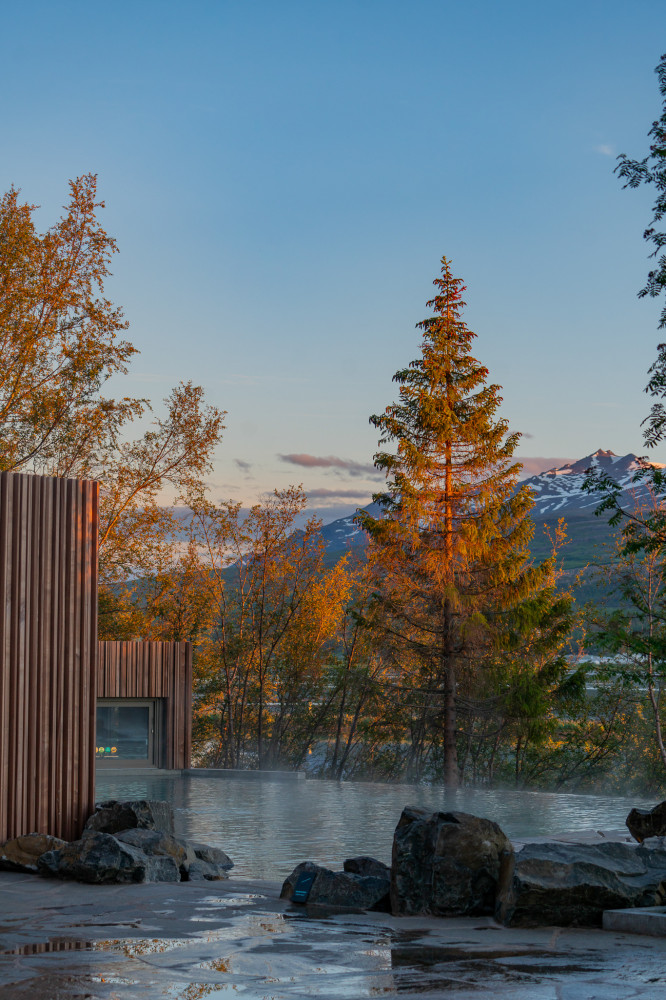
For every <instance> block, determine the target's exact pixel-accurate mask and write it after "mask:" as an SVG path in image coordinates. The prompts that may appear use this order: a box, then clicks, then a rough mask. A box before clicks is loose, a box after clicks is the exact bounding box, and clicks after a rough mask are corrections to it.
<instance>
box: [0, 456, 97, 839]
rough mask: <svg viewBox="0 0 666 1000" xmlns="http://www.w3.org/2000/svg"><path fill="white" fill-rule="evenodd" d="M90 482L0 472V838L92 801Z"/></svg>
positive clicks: (56, 825) (73, 815) (68, 833)
mask: <svg viewBox="0 0 666 1000" xmlns="http://www.w3.org/2000/svg"><path fill="white" fill-rule="evenodd" d="M97 524H98V484H97V483H94V482H90V481H81V480H74V479H57V478H51V477H46V476H30V475H23V474H20V473H11V472H1V473H0V840H5V839H7V838H9V837H14V836H19V835H21V834H25V833H31V832H33V831H38V832H41V833H51V834H54V835H56V836H59V837H63V838H65V839H67V840H71V839H74V838H75V837H77V836H78V835H79V834H80V832H81V829H82V827H83V823H84V822H85V820H86V818H87V817H88V816H89V815H90V813H91V812H92V811H93V807H94V780H95V771H94V748H95V712H94V707H95V696H96V694H95V685H96V667H97Z"/></svg>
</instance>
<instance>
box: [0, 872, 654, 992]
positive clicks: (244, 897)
mask: <svg viewBox="0 0 666 1000" xmlns="http://www.w3.org/2000/svg"><path fill="white" fill-rule="evenodd" d="M278 894H279V886H278V885H277V884H276V883H273V882H270V883H269V882H258V881H253V880H250V879H245V878H244V879H240V878H236V879H228V880H225V881H221V882H209V883H205V884H203V885H202V884H201V883H180V884H176V885H172V884H159V883H158V884H148V885H112V886H90V885H81V884H78V883H73V882H60V881H50V880H44V879H40V878H37V877H34V876H30V875H14V874H10V873H4V872H3V873H0V904H1V906H0V997H2V1000H83V998H95V1000H135V998H136V1000H139V998H146V1000H153V998H165V1000H199V998H210V1000H224V998H231V997H234V998H238V1000H296V998H301V1000H306V998H312V1000H315V998H330V1000H345V998H350V1000H354V998H361V997H378V996H386V997H391V996H398V995H399V996H401V997H404V998H406V1000H408V998H410V997H411V998H414V1000H416V998H419V1000H423V998H424V997H425V998H431V1000H444V998H446V1000H453V998H455V1000H480V998H481V997H487V996H488V995H489V994H492V995H493V997H496V998H497V1000H505V998H506V1000H630V998H635V997H640V998H642V1000H666V938H654V937H653V938H649V937H642V936H636V935H630V934H621V933H612V932H608V931H601V930H599V931H596V930H593V931H590V930H575V929H559V928H552V927H551V928H541V929H537V930H520V929H511V930H509V929H507V928H504V927H500V926H499V925H497V924H496V923H495V922H494V921H493V920H491V919H490V918H479V919H473V918H460V919H450V920H436V919H432V918H418V917H409V918H399V917H392V916H390V915H389V914H383V913H341V912H328V913H327V912H323V911H322V910H320V909H315V908H309V909H306V908H304V907H297V906H293V905H290V904H285V903H283V902H282V901H281V900H280V899H279V898H278Z"/></svg>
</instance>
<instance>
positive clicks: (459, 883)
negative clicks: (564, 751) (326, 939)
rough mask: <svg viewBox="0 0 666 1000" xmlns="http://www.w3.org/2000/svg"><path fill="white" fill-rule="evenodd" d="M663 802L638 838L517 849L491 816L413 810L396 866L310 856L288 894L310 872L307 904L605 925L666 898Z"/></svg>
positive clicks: (396, 846)
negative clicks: (610, 914) (326, 862)
mask: <svg viewBox="0 0 666 1000" xmlns="http://www.w3.org/2000/svg"><path fill="white" fill-rule="evenodd" d="M662 806H663V809H662V810H661V811H660V807H657V809H653V810H652V811H651V812H650V813H643V814H641V815H642V816H643V817H645V816H651V817H653V819H652V820H650V821H649V822H648V821H645V822H644V825H643V826H642V827H641V830H642V832H643V838H644V839H643V838H641V839H642V843H640V844H638V845H631V844H624V843H615V842H613V841H606V842H603V841H601V842H599V843H593V844H589V843H588V844H576V843H564V842H561V841H553V842H551V843H531V844H526V845H525V846H524V847H523V848H522V849H521V850H519V851H518V852H517V853H516V852H514V850H513V847H512V845H511V843H510V842H509V840H508V838H507V837H506V836H505V834H504V833H503V832H502V830H501V829H500V827H499V826H498V825H497V824H496V823H493V822H491V821H490V820H487V819H481V818H480V817H478V816H470V815H468V814H467V813H459V812H436V813H427V812H425V811H424V810H421V809H413V808H406V809H404V810H403V812H402V815H401V817H400V821H399V823H398V825H397V827H396V830H395V834H394V838H393V857H392V865H391V868H388V867H387V866H386V865H384V864H382V862H380V861H376V860H375V859H374V858H367V857H358V858H349V859H348V860H347V861H345V862H344V871H342V872H339V871H332V870H330V869H328V868H323V867H321V866H320V865H316V864H313V863H312V862H310V861H306V862H304V863H303V864H300V865H298V866H297V867H296V868H295V869H294V871H293V872H292V873H291V875H289V877H288V878H287V879H286V881H285V883H284V885H283V886H282V892H281V897H282V898H283V899H288V900H292V898H293V895H294V890H295V888H296V884H297V882H298V880H299V876H301V875H310V876H313V878H312V880H311V885H310V888H309V895H308V897H307V903H308V904H314V905H319V906H329V907H340V908H345V909H369V910H384V909H386V910H389V909H390V910H391V911H392V912H393V913H394V914H396V915H399V914H405V915H415V914H431V915H433V916H442V917H444V916H460V915H467V916H475V915H480V914H489V915H494V916H495V917H496V918H497V919H498V920H500V921H501V922H502V923H504V924H506V925H508V926H545V925H559V926H576V927H586V926H588V927H594V926H601V921H602V914H603V911H604V910H607V909H620V908H626V907H637V906H641V907H642V906H659V905H664V904H666V827H664V826H660V825H659V822H658V820H659V817H660V815H661V812H664V813H666V804H662ZM636 812H637V810H634V811H633V812H632V814H631V815H630V819H631V816H633V815H634V813H636ZM650 823H651V824H652V825H650ZM627 825H629V827H630V829H631V825H630V823H629V820H628V821H627ZM653 831H654V833H653ZM657 831H658V832H657ZM632 832H633V831H632ZM649 834H652V835H651V836H648V835H649ZM637 839H638V838H637ZM299 901H304V900H299Z"/></svg>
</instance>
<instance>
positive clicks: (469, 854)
mask: <svg viewBox="0 0 666 1000" xmlns="http://www.w3.org/2000/svg"><path fill="white" fill-rule="evenodd" d="M512 857H513V847H512V846H511V842H510V841H509V839H508V838H507V837H506V836H505V834H504V833H503V832H502V830H501V829H500V827H499V826H498V825H497V823H493V822H491V820H488V819H481V818H480V817H478V816H471V815H469V814H468V813H461V812H436V813H428V812H426V811H425V810H423V809H414V808H406V809H403V811H402V815H401V817H400V820H399V822H398V825H397V827H396V829H395V834H394V837H393V863H392V866H391V908H392V911H393V913H394V914H404V915H411V914H417V913H430V914H433V915H434V916H462V915H470V916H471V915H474V914H489V913H493V912H494V909H495V896H496V892H497V886H498V883H499V881H500V877H501V876H502V875H503V873H504V872H505V871H506V870H507V868H508V867H510V864H511V859H512Z"/></svg>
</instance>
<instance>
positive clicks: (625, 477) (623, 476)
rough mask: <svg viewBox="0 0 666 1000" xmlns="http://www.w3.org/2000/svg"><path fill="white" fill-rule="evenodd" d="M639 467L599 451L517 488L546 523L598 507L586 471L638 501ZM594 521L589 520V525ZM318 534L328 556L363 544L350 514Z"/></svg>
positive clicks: (631, 458) (628, 458)
mask: <svg viewBox="0 0 666 1000" xmlns="http://www.w3.org/2000/svg"><path fill="white" fill-rule="evenodd" d="M653 464H654V465H656V466H658V467H659V468H663V467H664V466H663V464H662V463H658V462H655V463H653ZM640 467H641V463H640V461H639V459H638V457H637V456H636V455H633V454H629V455H616V454H615V453H614V452H612V451H603V450H602V449H599V450H598V451H595V452H594V454H592V455H587V456H586V457H585V458H581V459H579V460H578V461H577V462H570V463H568V464H567V465H562V466H560V467H559V468H557V469H549V470H548V471H547V472H542V473H540V474H539V475H538V476H531V477H530V478H529V479H525V480H523V481H522V482H520V483H519V484H518V488H520V487H523V486H529V487H530V489H531V490H532V493H533V495H534V501H535V503H534V510H533V511H532V517H533V518H535V519H536V520H539V521H547V520H549V519H550V518H559V517H564V518H567V517H570V516H574V517H575V515H581V514H585V513H587V514H590V515H591V514H593V513H594V511H595V510H596V508H597V507H598V506H599V503H600V498H599V496H598V495H595V494H593V493H586V492H585V491H584V490H583V483H584V482H585V479H586V478H587V472H588V469H598V470H599V471H601V472H605V473H607V474H608V475H609V476H611V477H612V478H613V479H615V480H616V481H617V482H618V483H619V484H620V486H621V487H622V489H624V490H627V491H628V497H627V499H630V497H629V494H630V493H631V494H633V495H634V497H635V498H636V499H637V500H638V499H640V497H641V496H645V492H646V491H645V487H641V486H638V487H637V486H636V485H635V484H634V483H633V477H634V473H635V472H636V471H637V470H638V469H639V468H640ZM363 509H364V510H367V511H370V512H371V513H372V514H373V515H375V516H377V515H378V514H379V512H380V508H379V506H378V504H375V503H371V504H369V505H368V506H367V507H365V508H363ZM595 520H596V519H595V518H592V521H593V522H594V521H595ZM605 523H606V522H605V519H602V520H601V521H600V522H599V528H603V527H604V526H605ZM321 534H322V538H323V539H324V541H325V542H326V547H327V549H328V551H329V553H331V554H341V553H342V552H344V551H346V550H349V549H355V548H358V547H362V546H364V545H365V544H366V542H367V539H366V537H365V534H364V532H363V531H362V529H361V528H360V527H359V525H358V524H357V523H356V520H355V518H354V515H353V514H351V515H349V516H348V517H342V518H339V519H338V520H337V521H332V522H331V523H330V524H326V525H324V527H323V528H322V529H321Z"/></svg>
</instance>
